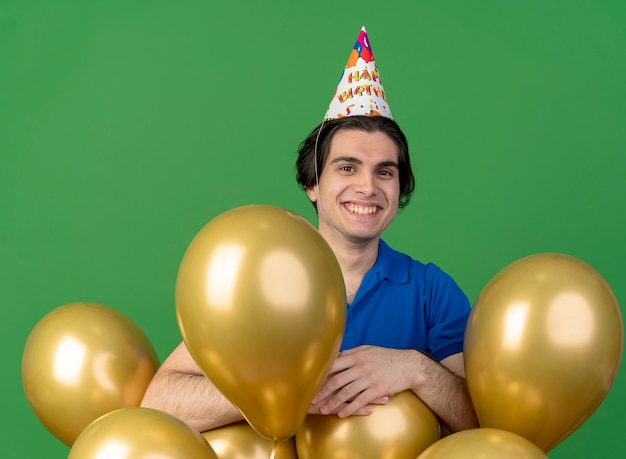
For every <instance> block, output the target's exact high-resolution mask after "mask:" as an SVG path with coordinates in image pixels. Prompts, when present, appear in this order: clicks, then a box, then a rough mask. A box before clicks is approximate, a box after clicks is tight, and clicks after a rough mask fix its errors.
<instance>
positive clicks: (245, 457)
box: [202, 421, 297, 459]
mask: <svg viewBox="0 0 626 459" xmlns="http://www.w3.org/2000/svg"><path fill="white" fill-rule="evenodd" d="M202 436H203V437H204V439H205V440H206V441H208V442H209V444H210V445H211V447H212V448H213V451H215V454H217V457H218V458H219V459H268V458H272V459H297V456H296V443H295V439H294V437H291V438H289V439H287V440H280V441H275V440H268V439H267V438H265V437H262V436H261V435H259V434H258V433H257V432H256V431H255V430H254V429H253V428H252V427H250V424H248V423H247V422H246V421H240V422H235V423H233V424H229V425H226V426H224V427H218V428H216V429H212V430H208V431H206V432H203V433H202ZM272 452H274V456H272Z"/></svg>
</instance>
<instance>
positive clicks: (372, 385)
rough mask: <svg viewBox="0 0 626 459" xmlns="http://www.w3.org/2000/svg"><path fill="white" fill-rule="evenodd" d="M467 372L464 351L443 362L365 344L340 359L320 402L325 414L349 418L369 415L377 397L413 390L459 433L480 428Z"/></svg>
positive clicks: (323, 390)
mask: <svg viewBox="0 0 626 459" xmlns="http://www.w3.org/2000/svg"><path fill="white" fill-rule="evenodd" d="M464 376H465V370H464V365H463V354H462V353H458V354H454V355H451V356H449V357H447V358H445V359H443V360H442V362H441V363H439V362H437V361H435V360H433V359H431V358H430V357H428V356H427V355H425V354H423V353H421V352H419V351H415V350H404V349H402V350H401V349H388V348H382V347H377V346H359V347H356V348H354V349H349V350H347V351H344V352H342V353H341V354H340V355H339V357H338V358H337V359H336V360H335V363H334V365H333V368H332V370H331V374H330V375H329V377H328V378H327V380H326V382H325V383H324V385H323V386H322V388H321V389H320V391H319V393H318V395H317V396H316V398H315V399H314V403H316V404H317V405H318V406H319V408H320V412H322V413H323V414H330V413H337V414H338V415H339V416H340V417H346V416H350V415H353V414H359V413H365V414H366V413H367V412H365V411H364V407H366V406H368V405H369V404H371V403H372V401H373V400H378V399H380V398H381V397H384V396H386V395H389V396H391V395H394V394H396V393H398V392H401V391H404V390H407V389H410V390H412V391H413V392H414V393H415V394H416V395H417V396H418V397H419V398H420V399H421V400H422V401H423V402H424V403H425V404H426V405H427V406H428V407H429V408H430V409H431V410H432V411H433V412H434V413H435V414H436V415H437V416H438V417H439V419H440V420H441V422H442V423H443V424H444V425H445V426H446V428H447V429H448V430H449V431H450V432H456V431H459V430H464V429H470V428H475V427H478V420H477V418H476V413H475V411H474V407H473V405H472V402H471V399H470V397H469V392H468V390H467V386H466V384H465V377H464Z"/></svg>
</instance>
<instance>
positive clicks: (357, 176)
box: [307, 129, 400, 243]
mask: <svg viewBox="0 0 626 459" xmlns="http://www.w3.org/2000/svg"><path fill="white" fill-rule="evenodd" d="M307 194H308V196H309V199H311V201H313V202H315V203H316V204H317V211H318V216H319V230H320V232H321V233H322V234H323V235H324V236H325V237H332V238H336V237H338V236H339V237H341V238H342V239H343V240H345V241H347V242H354V243H359V242H366V241H368V240H371V239H377V238H378V237H380V234H381V233H382V232H383V231H384V230H385V229H386V228H387V227H388V226H389V224H390V223H391V221H392V220H393V219H394V217H395V216H396V213H397V212H398V200H399V197H400V179H399V171H398V147H397V146H396V144H395V143H394V142H393V140H391V138H390V137H389V136H388V135H387V134H385V133H383V132H373V133H368V132H365V131H360V130H354V129H350V130H341V131H339V132H337V133H336V134H335V135H334V137H333V139H332V141H331V144H330V151H329V153H328V158H326V163H325V165H324V169H323V170H322V173H321V174H320V177H319V184H318V185H315V186H313V187H311V188H309V189H308V190H307Z"/></svg>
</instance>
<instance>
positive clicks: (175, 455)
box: [68, 407, 218, 459]
mask: <svg viewBox="0 0 626 459" xmlns="http://www.w3.org/2000/svg"><path fill="white" fill-rule="evenodd" d="M96 458H103V459H104V458H106V459H109V458H111V459H113V458H115V459H122V458H123V459H157V458H158V459H218V458H217V455H216V454H215V452H214V451H213V449H212V448H211V446H210V445H209V444H208V443H207V442H206V440H205V439H204V438H202V435H200V433H199V432H198V431H196V430H193V429H191V428H190V427H188V426H187V425H186V424H185V423H183V422H182V421H181V420H179V419H177V418H175V417H174V416H171V415H169V414H167V413H165V412H163V411H159V410H154V409H151V408H138V407H135V408H121V409H118V410H115V411H112V412H110V413H107V414H105V415H103V416H101V417H100V418H98V419H96V420H95V421H94V422H93V423H91V424H90V425H89V426H87V428H86V429H85V430H84V431H83V432H82V433H81V434H80V435H79V436H78V438H77V439H76V441H75V442H74V445H73V446H72V449H71V450H70V454H69V456H68V459H96Z"/></svg>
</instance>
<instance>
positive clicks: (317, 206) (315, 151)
mask: <svg viewBox="0 0 626 459" xmlns="http://www.w3.org/2000/svg"><path fill="white" fill-rule="evenodd" d="M325 123H326V119H324V120H323V121H322V124H320V127H319V129H318V130H317V135H316V136H315V148H314V149H313V163H314V164H315V185H317V201H316V202H315V207H316V208H317V214H318V215H319V213H320V207H321V197H320V172H319V170H318V168H317V145H318V142H319V139H320V135H321V134H322V129H323V128H324V124H325Z"/></svg>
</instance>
